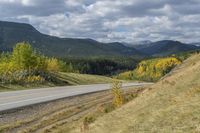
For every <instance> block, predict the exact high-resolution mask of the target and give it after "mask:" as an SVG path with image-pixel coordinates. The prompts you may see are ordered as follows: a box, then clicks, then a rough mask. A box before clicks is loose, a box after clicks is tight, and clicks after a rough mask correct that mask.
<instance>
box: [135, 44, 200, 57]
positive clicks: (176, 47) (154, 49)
mask: <svg viewBox="0 0 200 133" xmlns="http://www.w3.org/2000/svg"><path fill="white" fill-rule="evenodd" d="M134 48H135V49H137V50H139V51H140V52H142V53H144V54H147V55H151V56H167V55H170V54H176V53H180V52H186V51H191V50H195V49H199V47H198V46H195V45H189V44H184V43H181V42H179V41H172V40H163V41H158V42H153V43H150V44H148V45H141V46H135V47H134Z"/></svg>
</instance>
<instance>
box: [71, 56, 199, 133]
mask: <svg viewBox="0 0 200 133" xmlns="http://www.w3.org/2000/svg"><path fill="white" fill-rule="evenodd" d="M152 88H153V89H150V90H149V91H146V92H145V93H143V94H142V95H140V96H139V97H137V98H136V99H134V100H133V101H131V102H130V103H128V104H126V105H124V106H123V107H121V108H119V109H117V110H116V111H113V112H111V113H109V114H107V115H105V116H103V117H101V118H99V119H98V120H96V121H95V122H94V123H92V124H91V125H90V130H89V131H88V133H111V132H112V133H149V132H154V133H155V132H159V133H186V132H187V133H190V132H191V133H196V132H200V102H199V101H200V55H194V56H192V57H190V58H189V59H187V60H186V61H185V62H184V63H183V64H182V65H180V66H178V67H177V68H176V69H174V70H173V71H172V73H170V74H169V75H168V76H166V77H165V78H163V79H162V80H160V81H159V82H158V83H156V84H155V85H153V86H152ZM73 132H80V130H78V129H75V130H73Z"/></svg>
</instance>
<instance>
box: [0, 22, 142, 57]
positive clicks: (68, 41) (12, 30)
mask: <svg viewBox="0 0 200 133" xmlns="http://www.w3.org/2000/svg"><path fill="white" fill-rule="evenodd" d="M0 35H1V36H0V51H11V50H12V47H13V46H14V45H15V44H16V43H18V42H22V41H26V42H29V43H30V44H32V46H33V47H34V48H35V49H37V50H38V51H40V52H41V53H43V54H45V55H47V56H55V57H67V56H77V57H83V56H86V57H88V56H140V55H141V54H140V52H138V51H137V50H136V49H134V48H129V47H126V46H124V45H123V44H121V43H118V42H113V43H101V42H97V41H95V40H92V39H75V38H59V37H54V36H49V35H45V34H42V33H40V32H39V31H37V30H36V29H35V28H34V27H33V26H32V25H29V24H24V23H14V22H5V21H0Z"/></svg>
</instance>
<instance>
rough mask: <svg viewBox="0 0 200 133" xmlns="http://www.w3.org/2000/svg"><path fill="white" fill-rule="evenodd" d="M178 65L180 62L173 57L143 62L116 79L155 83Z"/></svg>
mask: <svg viewBox="0 0 200 133" xmlns="http://www.w3.org/2000/svg"><path fill="white" fill-rule="evenodd" d="M180 63H181V61H180V60H178V59H177V58H175V57H167V58H156V59H149V60H144V61H141V62H140V63H139V64H138V66H137V68H136V69H135V70H134V71H128V72H124V73H121V74H119V75H118V76H117V77H118V78H120V79H129V80H144V81H157V80H158V79H160V78H161V77H163V76H164V75H165V74H167V73H169V72H170V71H171V69H173V68H174V67H175V66H177V65H178V64H180Z"/></svg>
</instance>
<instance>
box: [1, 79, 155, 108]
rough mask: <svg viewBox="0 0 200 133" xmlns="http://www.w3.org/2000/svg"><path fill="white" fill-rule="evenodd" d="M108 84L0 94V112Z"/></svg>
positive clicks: (100, 88)
mask: <svg viewBox="0 0 200 133" xmlns="http://www.w3.org/2000/svg"><path fill="white" fill-rule="evenodd" d="M148 84H151V83H125V84H123V87H124V88H126V87H131V86H144V85H148ZM110 86H111V85H110V84H92V85H78V86H64V87H52V88H42V89H31V90H22V91H12V92H1V93H0V111H5V110H10V109H15V108H19V107H23V106H28V105H33V104H37V103H42V102H48V101H52V100H56V99H61V98H66V97H70V96H77V95H81V94H87V93H92V92H98V91H103V90H109V89H110Z"/></svg>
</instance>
